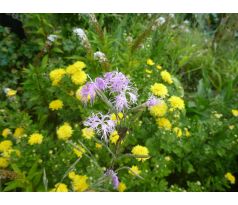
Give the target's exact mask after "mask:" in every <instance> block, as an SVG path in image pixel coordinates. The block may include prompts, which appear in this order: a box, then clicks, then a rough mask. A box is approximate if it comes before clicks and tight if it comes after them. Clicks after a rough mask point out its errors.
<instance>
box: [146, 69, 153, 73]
mask: <svg viewBox="0 0 238 205" xmlns="http://www.w3.org/2000/svg"><path fill="white" fill-rule="evenodd" d="M145 72H146V73H148V74H151V73H153V71H152V70H149V69H145Z"/></svg>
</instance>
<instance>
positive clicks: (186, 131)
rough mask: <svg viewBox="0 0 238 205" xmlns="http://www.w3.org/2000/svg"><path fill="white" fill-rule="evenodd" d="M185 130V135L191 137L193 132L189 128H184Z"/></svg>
mask: <svg viewBox="0 0 238 205" xmlns="http://www.w3.org/2000/svg"><path fill="white" fill-rule="evenodd" d="M184 131H185V136H186V137H190V136H191V134H190V132H189V130H188V128H184Z"/></svg>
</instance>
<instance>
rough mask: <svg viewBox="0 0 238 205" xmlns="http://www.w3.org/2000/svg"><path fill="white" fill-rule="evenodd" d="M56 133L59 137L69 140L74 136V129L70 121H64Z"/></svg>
mask: <svg viewBox="0 0 238 205" xmlns="http://www.w3.org/2000/svg"><path fill="white" fill-rule="evenodd" d="M56 133H57V136H58V138H59V139H61V140H67V139H69V138H70V137H71V136H72V134H73V129H72V127H71V126H70V125H69V124H68V123H64V124H63V125H61V126H60V127H59V128H58V129H57V131H56Z"/></svg>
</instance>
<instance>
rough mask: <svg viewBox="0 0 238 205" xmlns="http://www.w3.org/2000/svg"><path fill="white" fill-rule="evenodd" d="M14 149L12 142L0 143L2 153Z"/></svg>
mask: <svg viewBox="0 0 238 205" xmlns="http://www.w3.org/2000/svg"><path fill="white" fill-rule="evenodd" d="M11 148H12V141H10V140H4V141H2V142H1V143H0V152H7V151H8V150H10V149H11Z"/></svg>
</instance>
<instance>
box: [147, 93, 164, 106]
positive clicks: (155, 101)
mask: <svg viewBox="0 0 238 205" xmlns="http://www.w3.org/2000/svg"><path fill="white" fill-rule="evenodd" d="M159 103H161V100H160V99H158V98H157V97H155V96H154V95H152V96H150V97H149V99H148V100H147V101H146V106H147V107H152V106H155V105H157V104H159Z"/></svg>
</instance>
